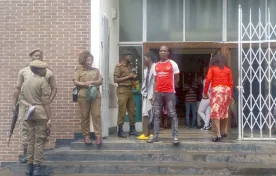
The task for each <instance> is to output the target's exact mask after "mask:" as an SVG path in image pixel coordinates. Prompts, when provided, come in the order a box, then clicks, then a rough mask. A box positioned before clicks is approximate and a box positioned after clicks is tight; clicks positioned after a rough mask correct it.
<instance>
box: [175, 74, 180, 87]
mask: <svg viewBox="0 0 276 176" xmlns="http://www.w3.org/2000/svg"><path fill="white" fill-rule="evenodd" d="M178 83H179V73H178V74H174V86H175V87H176V86H177V84H178Z"/></svg>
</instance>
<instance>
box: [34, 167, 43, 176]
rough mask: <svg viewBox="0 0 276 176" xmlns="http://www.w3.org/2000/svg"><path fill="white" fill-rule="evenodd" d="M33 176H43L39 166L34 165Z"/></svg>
mask: <svg viewBox="0 0 276 176" xmlns="http://www.w3.org/2000/svg"><path fill="white" fill-rule="evenodd" d="M33 176H41V167H40V165H39V164H36V165H34V171H33Z"/></svg>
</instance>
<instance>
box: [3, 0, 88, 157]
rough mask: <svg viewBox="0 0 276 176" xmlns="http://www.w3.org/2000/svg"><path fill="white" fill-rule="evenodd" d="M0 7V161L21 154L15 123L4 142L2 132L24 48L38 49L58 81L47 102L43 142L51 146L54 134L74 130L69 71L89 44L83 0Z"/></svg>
mask: <svg viewBox="0 0 276 176" xmlns="http://www.w3.org/2000/svg"><path fill="white" fill-rule="evenodd" d="M0 9H1V10H0V15H1V19H0V43H1V46H2V47H1V48H0V69H1V72H0V100H1V101H0V107H1V108H0V113H1V116H0V119H1V120H0V162H1V161H16V160H17V159H18V155H19V154H21V146H20V134H19V126H18V124H17V126H16V129H15V131H14V135H13V137H12V139H11V143H10V147H9V148H8V147H7V134H8V131H9V128H10V123H11V117H12V113H11V104H12V94H13V92H14V86H15V83H16V79H17V73H18V71H19V69H21V68H23V67H24V66H25V65H27V64H28V63H29V62H30V59H29V58H28V53H29V52H30V51H31V50H32V49H34V48H41V49H42V50H44V55H45V61H46V62H48V63H49V64H50V67H51V69H52V70H53V72H54V73H55V75H56V79H57V82H58V94H57V97H56V99H55V101H54V102H53V104H52V105H51V108H52V116H53V117H52V118H53V127H52V134H51V137H50V138H49V142H48V143H47V144H46V147H47V148H53V147H54V146H55V141H56V139H60V138H73V136H74V135H73V134H74V132H79V130H80V126H79V122H80V117H79V116H80V114H79V110H78V106H77V104H76V103H73V102H72V101H71V97H72V96H71V91H72V88H73V87H74V85H73V82H72V77H73V74H74V70H75V68H76V66H77V63H78V62H77V59H78V57H77V55H78V54H79V53H80V52H81V51H82V50H86V49H89V48H90V32H89V31H90V9H89V1H87V0H59V1H56V0H36V1H33V0H5V1H0ZM3 88H4V90H3Z"/></svg>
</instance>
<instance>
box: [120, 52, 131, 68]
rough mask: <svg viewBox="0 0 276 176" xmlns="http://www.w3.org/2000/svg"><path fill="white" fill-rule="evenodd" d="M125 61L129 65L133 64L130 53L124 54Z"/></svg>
mask: <svg viewBox="0 0 276 176" xmlns="http://www.w3.org/2000/svg"><path fill="white" fill-rule="evenodd" d="M122 56H123V61H124V62H126V64H127V65H130V64H131V63H132V54H131V53H129V52H126V53H124V54H122Z"/></svg>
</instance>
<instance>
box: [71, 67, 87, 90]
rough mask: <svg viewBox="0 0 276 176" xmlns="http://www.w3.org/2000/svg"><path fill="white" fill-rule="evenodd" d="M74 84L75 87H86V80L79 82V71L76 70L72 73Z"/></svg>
mask: <svg viewBox="0 0 276 176" xmlns="http://www.w3.org/2000/svg"><path fill="white" fill-rule="evenodd" d="M73 81H74V85H75V86H77V87H88V84H87V83H86V82H80V71H79V70H76V71H75V75H74V79H73Z"/></svg>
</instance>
